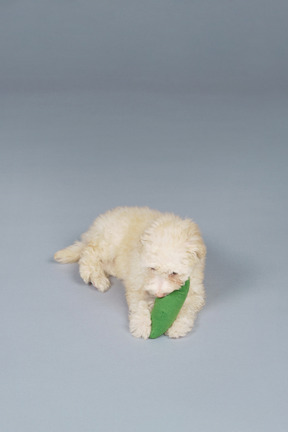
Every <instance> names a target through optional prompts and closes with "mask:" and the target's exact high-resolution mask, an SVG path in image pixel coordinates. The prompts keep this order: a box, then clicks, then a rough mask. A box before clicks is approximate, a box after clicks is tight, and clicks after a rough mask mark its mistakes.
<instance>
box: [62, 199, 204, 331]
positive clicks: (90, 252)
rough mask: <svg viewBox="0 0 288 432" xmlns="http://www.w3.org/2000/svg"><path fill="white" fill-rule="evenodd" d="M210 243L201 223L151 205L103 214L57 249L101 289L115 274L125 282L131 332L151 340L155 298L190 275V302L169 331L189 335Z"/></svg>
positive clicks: (200, 296)
mask: <svg viewBox="0 0 288 432" xmlns="http://www.w3.org/2000/svg"><path fill="white" fill-rule="evenodd" d="M205 255H206V248H205V245H204V243H203V240H202V238H201V234H200V232H199V229H198V227H197V225H196V224H195V223H194V222H192V221H191V220H190V219H181V218H180V217H178V216H176V215H174V214H172V213H160V212H158V211H156V210H151V209H149V208H147V207H143V208H140V207H118V208H116V209H114V210H111V211H108V212H107V213H105V214H103V215H101V216H99V217H98V218H96V219H95V221H94V223H93V225H92V226H91V227H90V228H89V230H88V231H87V232H85V233H84V234H82V236H81V241H76V242H75V243H74V244H73V245H71V246H68V247H67V248H65V249H62V250H60V251H58V252H56V254H55V256H54V258H55V260H56V261H58V262H60V263H71V262H77V261H78V262H79V271H80V275H81V277H82V279H83V280H84V282H85V283H92V284H93V285H94V286H95V287H96V288H97V289H98V290H99V291H101V292H104V291H106V290H107V289H108V288H109V287H110V280H109V276H115V277H117V278H119V279H121V280H122V281H123V283H124V285H125V289H126V298H127V303H128V307H129V321H130V331H131V333H132V334H133V335H134V336H136V337H143V338H144V339H147V338H148V337H149V335H150V331H151V319H150V312H151V309H152V307H153V304H154V300H155V297H163V296H165V295H167V294H169V293H171V292H172V291H174V290H177V289H179V288H180V287H181V285H183V283H184V282H185V281H186V280H187V279H188V278H189V277H190V290H189V293H188V296H187V298H186V300H185V303H184V305H183V307H182V309H181V311H180V313H179V315H178V317H177V319H176V320H175V322H174V323H173V325H172V326H171V327H170V329H169V330H168V331H167V333H166V334H167V335H168V336H169V337H172V338H178V337H182V336H185V335H186V334H187V333H188V332H189V331H190V330H191V329H192V327H193V324H194V320H195V317H196V314H197V312H198V311H199V310H200V309H201V308H202V307H203V305H204V297H205V292H204V287H203V277H204V265H205Z"/></svg>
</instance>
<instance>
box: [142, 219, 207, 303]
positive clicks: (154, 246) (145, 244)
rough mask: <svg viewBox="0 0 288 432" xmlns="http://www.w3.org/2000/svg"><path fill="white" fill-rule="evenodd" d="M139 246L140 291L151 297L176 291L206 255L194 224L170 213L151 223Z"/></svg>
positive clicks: (162, 295)
mask: <svg viewBox="0 0 288 432" xmlns="http://www.w3.org/2000/svg"><path fill="white" fill-rule="evenodd" d="M141 243H142V253H141V256H142V266H143V271H144V273H145V288H144V289H145V290H146V291H147V292H148V293H149V294H151V295H153V296H155V297H164V296H165V295H167V294H170V293H171V292H172V291H175V290H178V289H179V288H180V287H181V286H182V285H183V284H184V283H185V281H186V280H187V279H188V278H189V276H190V275H191V273H192V272H193V268H194V267H195V265H197V264H199V263H200V262H201V261H203V260H204V258H205V255H206V248H205V245H204V243H203V241H202V238H201V235H200V232H199V230H198V227H197V225H196V224H195V223H194V222H192V221H191V220H189V219H184V220H183V219H180V218H179V217H177V216H175V215H173V214H165V215H164V216H161V217H159V219H157V220H156V221H154V222H153V223H152V225H151V226H150V227H149V228H148V229H147V230H146V231H145V232H144V234H143V236H142V238H141Z"/></svg>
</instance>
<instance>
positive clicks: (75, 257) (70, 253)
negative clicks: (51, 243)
mask: <svg viewBox="0 0 288 432" xmlns="http://www.w3.org/2000/svg"><path fill="white" fill-rule="evenodd" d="M83 247H84V244H83V243H82V242H80V241H76V242H75V243H74V244H73V245H71V246H68V247H67V248H65V249H61V250H59V251H58V252H56V253H55V255H54V259H55V261H58V262H59V263H63V264H67V263H75V262H77V261H79V259H80V254H81V251H82V249H83Z"/></svg>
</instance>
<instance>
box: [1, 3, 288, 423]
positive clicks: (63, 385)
mask: <svg viewBox="0 0 288 432" xmlns="http://www.w3.org/2000/svg"><path fill="white" fill-rule="evenodd" d="M287 12H288V4H287V1H280V0H278V1H277V0H274V1H273V2H272V1H265V0H263V1H256V0H249V1H246V0H241V1H228V0H227V1H225V0H220V1H217V2H215V1H212V0H211V1H207V0H202V1H200V0H199V1H188V0H186V1H185V0H184V1H178V2H176V1H175V2H173V1H164V0H159V1H157V0H156V1H150V0H146V1H145V2H143V1H138V0H133V1H132V0H123V1H122V2H119V1H117V2H116V1H92V0H83V1H81V2H80V1H76V0H74V1H72V0H71V1H67V0H66V1H64V0H57V1H56V0H49V1H48V0H47V1H46V0H43V1H35V0H34V1H33V0H30V1H29V0H22V1H21V2H20V1H16V0H9V1H8V0H2V1H1V3H0V54H1V56H0V57H1V62H0V98H1V99H0V126H1V128H0V145H1V159H0V168H1V170H0V175H1V183H0V189H1V213H0V214H1V222H2V224H1V226H2V234H1V257H0V258H1V313H0V337H1V352H0V361H1V367H0V374H1V386H0V389H1V393H0V409H1V415H0V429H1V431H3V432H18V431H21V432H24V431H29V432H31V431H33V432H34V431H35V432H66V431H67V432H68V431H69V432H74V431H75V432H79V431H81V432H94V431H98V430H99V431H100V430H101V431H112V432H114V431H115V432H122V431H123V432H124V431H125V432H126V431H131V432H132V431H139V432H142V431H146V430H151V431H156V430H157V431H167V432H170V431H176V430H177V431H178V430H179V431H192V430H193V431H197V432H211V431H213V432H218V431H219V432H250V431H251V432H266V431H267V432H270V431H275V432H286V431H287V428H288V415H287V402H288V400H287V361H288V358H287V357H288V355H287V324H288V319H287V285H288V283H287V282H288V280H287V279H288V278H287V240H288V236H287V210H288V206H287V184H288V183H287V180H288V179H287V156H288V150H287V137H288V131H287V114H288V103H287V102H288V95H287V76H288V56H287V34H288V32H287ZM118 205H139V206H141V205H149V206H151V207H153V208H158V209H160V210H163V211H173V212H175V213H178V214H179V215H181V216H183V217H186V216H188V217H191V218H193V219H194V220H195V221H196V222H197V223H198V224H199V226H200V228H201V230H202V233H203V236H204V239H205V242H206V244H207V248H208V255H207V270H206V278H205V284H206V289H207V305H206V307H205V308H204V309H203V311H202V312H201V313H200V315H199V318H198V320H197V323H196V326H195V329H194V331H193V332H192V333H191V334H190V335H189V336H187V337H186V338H183V339H181V340H176V341H175V340H169V339H168V338H166V337H161V338H159V339H156V340H153V341H152V340H148V341H144V340H138V339H135V338H133V337H132V336H131V335H130V334H129V331H128V318H127V306H126V303H125V296H124V290H123V286H122V285H121V282H119V281H117V280H114V281H113V287H112V289H111V290H110V291H109V292H108V293H106V294H105V295H103V294H100V293H98V292H97V291H95V290H93V289H91V287H87V286H85V285H84V284H83V283H82V281H81V279H80V277H79V275H78V269H77V265H66V266H61V265H59V264H56V263H54V262H53V260H52V257H53V254H54V252H55V251H56V250H58V249H59V248H62V247H64V246H67V245H68V244H70V243H72V242H73V241H74V240H75V239H76V238H77V237H78V236H79V234H80V233H81V232H83V231H84V230H86V229H87V228H88V226H89V225H90V223H91V222H92V221H93V219H94V218H95V217H96V216H97V215H98V214H99V213H102V212H104V211H105V210H107V209H110V208H113V207H115V206H118Z"/></svg>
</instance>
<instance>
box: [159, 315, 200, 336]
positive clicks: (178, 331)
mask: <svg viewBox="0 0 288 432" xmlns="http://www.w3.org/2000/svg"><path fill="white" fill-rule="evenodd" d="M193 324H194V322H193V321H190V320H186V319H179V320H176V321H174V323H173V324H172V326H171V327H170V328H169V329H168V330H167V332H166V333H165V334H166V335H167V336H169V337H170V338H173V339H177V338H181V337H184V336H186V335H187V333H189V331H190V330H191V329H192V327H193Z"/></svg>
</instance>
